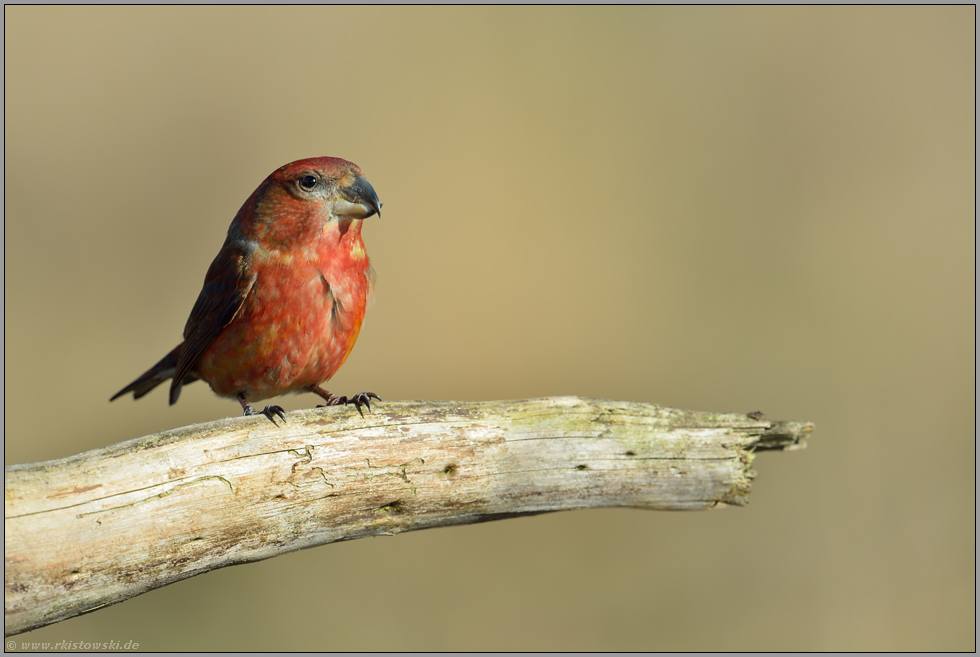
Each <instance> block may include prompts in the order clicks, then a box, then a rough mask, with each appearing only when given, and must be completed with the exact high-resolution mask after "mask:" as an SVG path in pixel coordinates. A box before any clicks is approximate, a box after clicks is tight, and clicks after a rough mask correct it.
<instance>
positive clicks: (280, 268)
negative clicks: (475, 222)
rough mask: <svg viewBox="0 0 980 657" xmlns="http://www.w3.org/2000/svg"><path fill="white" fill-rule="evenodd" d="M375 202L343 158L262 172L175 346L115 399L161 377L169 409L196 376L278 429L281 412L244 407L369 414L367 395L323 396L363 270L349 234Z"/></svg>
mask: <svg viewBox="0 0 980 657" xmlns="http://www.w3.org/2000/svg"><path fill="white" fill-rule="evenodd" d="M381 205H382V204H381V201H379V200H378V195H377V193H376V192H375V191H374V188H373V187H372V186H371V183H369V182H368V181H367V179H366V178H364V173H363V171H361V169H360V167H358V166H357V165H356V164H354V163H353V162H349V161H347V160H344V159H341V158H338V157H315V158H309V159H303V160H297V161H295V162H290V163H289V164H286V165H283V166H282V167H280V168H278V169H276V170H275V171H273V172H272V173H271V174H270V175H269V176H268V177H267V178H266V179H265V180H264V181H263V182H262V183H261V184H260V185H259V186H258V187H257V188H256V189H255V191H254V192H252V194H251V196H249V197H248V199H247V200H246V201H245V203H244V204H243V205H242V207H241V209H240V210H239V211H238V213H237V214H236V215H235V218H234V219H233V220H232V222H231V225H230V226H229V228H228V236H227V238H226V239H225V241H224V244H223V245H222V246H221V250H220V251H218V255H217V256H216V257H215V258H214V261H213V262H212V263H211V266H210V267H209V268H208V271H207V274H206V275H205V277H204V285H203V287H202V289H201V293H200V294H199V295H198V297H197V301H196V302H195V303H194V307H193V309H192V310H191V314H190V317H189V318H188V320H187V324H186V325H185V326H184V341H183V342H181V343H180V344H178V345H177V346H176V347H175V348H174V349H173V350H171V351H170V352H169V353H168V354H167V355H166V356H164V357H163V358H161V359H160V361H159V362H157V363H156V364H155V365H154V366H153V367H151V368H150V369H149V370H147V371H146V372H145V373H143V374H142V375H141V376H140V377H139V378H137V379H136V380H135V381H133V382H132V383H130V384H129V385H127V386H126V387H125V388H123V389H122V390H120V391H119V392H117V393H116V394H115V395H113V396H112V397H111V398H110V400H109V401H110V402H111V401H113V400H115V399H118V398H119V397H122V396H123V395H126V394H127V393H130V392H131V393H133V398H134V399H139V398H140V397H142V396H144V395H146V394H147V393H148V392H150V391H151V390H153V389H154V388H155V387H157V386H158V385H160V384H161V383H164V382H165V381H167V380H170V404H171V405H173V404H174V403H176V402H177V399H178V397H179V396H180V389H181V387H182V386H185V385H187V384H189V383H193V382H194V381H197V380H198V379H200V380H202V381H205V382H207V383H208V385H210V386H211V390H213V391H214V392H215V394H217V395H218V396H220V397H229V398H234V399H237V400H238V402H239V403H240V404H241V406H242V410H243V414H244V415H257V414H262V415H265V416H266V417H267V418H269V420H270V421H272V423H273V424H276V420H275V417H276V416H278V417H279V418H280V419H281V420H282V421H283V422H285V420H286V418H285V412H284V410H283V408H282V407H281V406H278V405H269V406H266V407H265V408H264V409H263V410H262V411H256V410H255V408H254V407H253V406H252V403H253V402H257V401H261V400H264V399H268V398H270V397H275V396H278V395H282V394H286V393H295V392H312V393H315V394H317V395H319V396H320V397H322V398H323V400H324V404H320V406H336V405H348V404H353V405H354V407H355V408H356V409H357V411H358V412H359V413H360V414H361V415H362V416H363V415H364V411H363V410H361V406H366V407H367V408H368V410H370V409H371V400H372V399H376V400H378V401H381V398H380V397H379V396H378V395H376V394H375V393H373V392H361V393H358V394H355V395H352V396H350V397H347V396H346V395H336V394H334V393H332V392H330V391H328V390H325V389H323V388H322V387H320V386H321V384H322V383H324V382H326V381H327V380H329V379H330V378H331V377H332V376H333V375H334V374H335V373H336V372H337V370H338V369H340V366H341V365H343V363H344V361H345V360H346V359H347V357H348V356H349V355H350V352H351V349H353V347H354V343H355V342H356V341H357V336H358V333H359V332H360V330H361V324H362V322H363V320H364V312H365V309H366V306H367V301H368V297H369V296H370V294H371V290H372V288H373V285H374V278H375V276H374V269H373V268H372V267H371V262H370V260H369V259H368V255H367V251H366V250H365V248H364V241H363V239H362V237H361V228H362V224H363V222H364V220H365V219H367V218H369V217H371V216H374V215H378V216H379V217H380V216H381Z"/></svg>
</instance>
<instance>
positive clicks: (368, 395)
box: [317, 392, 381, 417]
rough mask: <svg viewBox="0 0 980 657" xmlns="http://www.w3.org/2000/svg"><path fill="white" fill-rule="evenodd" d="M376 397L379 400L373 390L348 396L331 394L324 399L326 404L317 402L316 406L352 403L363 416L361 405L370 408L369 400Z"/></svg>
mask: <svg viewBox="0 0 980 657" xmlns="http://www.w3.org/2000/svg"><path fill="white" fill-rule="evenodd" d="M372 399H377V400H378V401H381V397H378V396H377V395H376V394H374V393H373V392H359V393H357V394H356V395H352V396H350V397H348V396H347V395H340V396H337V395H334V394H331V397H330V399H328V400H326V401H327V403H326V404H317V408H324V407H326V406H341V405H343V406H347V405H348V404H353V405H354V408H356V409H357V412H358V413H360V414H361V417H364V411H362V410H361V406H367V409H368V410H369V411H370V410H371V400H372Z"/></svg>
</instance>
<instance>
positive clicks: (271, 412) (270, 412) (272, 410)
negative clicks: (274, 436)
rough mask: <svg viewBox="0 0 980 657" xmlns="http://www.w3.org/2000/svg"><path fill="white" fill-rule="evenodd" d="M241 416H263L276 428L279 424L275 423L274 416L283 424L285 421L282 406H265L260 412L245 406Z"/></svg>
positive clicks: (284, 412)
mask: <svg viewBox="0 0 980 657" xmlns="http://www.w3.org/2000/svg"><path fill="white" fill-rule="evenodd" d="M243 415H264V416H266V417H267V418H269V420H270V421H271V422H272V423H273V424H275V425H276V426H279V424H278V423H277V422H276V418H275V416H276V415H278V416H279V419H280V420H282V421H283V422H285V421H286V411H285V410H284V409H283V407H282V406H276V405H274V404H270V405H269V406H266V407H265V408H263V409H262V410H261V411H257V410H255V409H254V408H252V407H251V406H246V407H245V412H244V413H243Z"/></svg>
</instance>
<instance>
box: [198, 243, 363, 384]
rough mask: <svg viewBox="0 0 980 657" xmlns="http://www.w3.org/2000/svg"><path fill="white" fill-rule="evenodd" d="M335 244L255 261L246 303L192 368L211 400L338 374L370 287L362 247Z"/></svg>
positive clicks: (314, 381)
mask: <svg viewBox="0 0 980 657" xmlns="http://www.w3.org/2000/svg"><path fill="white" fill-rule="evenodd" d="M358 237H359V236H358ZM340 242H341V241H338V243H336V244H334V245H333V248H331V249H327V253H323V252H322V251H323V249H320V250H312V251H310V250H307V251H293V252H290V253H288V254H275V253H268V254H266V253H260V254H258V255H257V257H256V258H255V261H254V263H253V265H254V271H255V273H256V280H255V284H254V286H253V287H252V290H251V291H250V293H249V296H248V298H247V299H246V300H245V303H244V304H243V306H242V309H241V311H240V312H239V313H238V315H236V317H235V319H234V320H232V322H231V323H230V324H229V325H228V326H227V327H225V328H224V329H223V330H222V331H221V332H220V333H219V334H218V336H217V338H216V339H215V341H214V343H212V345H211V347H210V348H209V349H207V350H206V351H205V353H204V354H203V355H202V358H201V361H200V364H199V367H198V370H199V372H200V375H201V378H202V379H204V380H206V381H208V383H210V385H211V387H212V389H213V390H214V391H215V392H216V393H217V394H219V395H224V396H234V395H235V394H237V393H238V392H244V393H245V397H246V399H248V400H249V401H258V400H261V399H265V398H268V397H272V396H275V395H279V394H283V393H285V392H293V391H299V390H302V389H304V388H307V387H309V386H312V385H318V384H320V383H322V382H324V381H326V380H327V379H329V378H330V377H331V376H333V374H334V373H335V372H336V371H337V370H338V369H339V368H340V366H341V365H342V364H343V362H344V360H346V358H347V356H348V354H350V351H351V349H352V348H353V346H354V342H355V341H356V340H357V336H358V333H359V332H360V328H361V322H362V321H363V319H364V311H365V307H366V305H367V297H368V293H369V289H370V285H371V282H370V266H369V262H368V258H367V255H366V253H365V252H364V246H363V243H361V241H360V239H356V240H351V244H347V245H342V244H341V243H340ZM341 246H343V247H344V248H343V249H341V250H339V251H338V247H341Z"/></svg>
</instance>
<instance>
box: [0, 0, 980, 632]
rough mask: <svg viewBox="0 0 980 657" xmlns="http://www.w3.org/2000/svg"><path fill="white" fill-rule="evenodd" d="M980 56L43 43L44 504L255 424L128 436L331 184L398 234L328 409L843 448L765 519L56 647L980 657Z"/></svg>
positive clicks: (207, 415)
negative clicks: (97, 463) (160, 381)
mask: <svg viewBox="0 0 980 657" xmlns="http://www.w3.org/2000/svg"><path fill="white" fill-rule="evenodd" d="M975 18H976V10H975V8H974V7H972V6H966V7H937V8H932V7H899V8H894V7H893V8H846V7H832V8H768V7H767V8H760V7H756V8H728V7H710V8H681V7H615V8H598V7H564V8H554V9H551V8H522V7H479V8H460V7H456V8H441V7H428V8H405V7H375V8H363V9H362V8H334V7H292V8H271V7H255V8H241V7H239V8H216V7H211V8H194V7H166V8H164V7H156V8H134V7H130V8H110V7H98V8H77V7H47V8H34V7H25V6H20V7H10V6H8V7H5V8H4V19H5V25H4V39H5V43H4V55H5V65H4V74H5V81H4V119H5V123H4V133H5V141H4V185H5V194H4V211H5V222H4V311H5V312H4V353H5V356H4V384H5V385H4V403H5V409H6V410H5V414H4V438H5V440H6V443H5V453H4V456H5V462H6V463H8V464H10V463H23V462H32V461H40V460H47V459H53V458H59V457H63V456H68V455H71V454H75V453H78V452H81V451H84V450H89V449H93V448H96V447H101V446H104V445H109V444H112V443H116V442H120V441H123V440H127V439H130V438H134V437H138V436H142V435H146V434H151V433H155V432H158V431H162V430H166V429H170V428H174V427H179V426H184V425H188V424H192V423H196V422H202V421H207V420H212V419H216V418H220V417H228V416H233V415H238V414H239V413H240V410H239V407H238V405H237V403H235V402H234V401H230V400H225V399H220V398H217V397H215V396H214V394H213V393H212V392H211V391H210V390H209V389H208V387H207V386H206V385H202V384H200V383H198V384H195V385H193V386H191V387H189V388H186V389H185V390H184V391H183V394H182V395H181V398H180V402H179V403H178V404H177V405H175V406H173V407H168V405H167V401H166V391H165V390H164V389H163V388H159V389H158V390H155V391H154V392H153V393H152V394H150V395H149V396H147V397H146V398H144V399H142V400H140V401H139V402H134V401H133V400H132V399H131V398H126V399H122V400H119V401H116V402H114V403H112V404H109V402H108V399H109V396H110V395H112V394H113V393H114V392H116V391H117V390H119V389H120V388H121V387H122V386H124V385H125V384H127V383H129V382H130V381H131V380H133V379H134V378H135V377H136V376H137V375H139V374H140V373H142V372H143V371H144V370H146V369H147V368H148V367H149V366H150V365H152V364H153V363H155V362H156V360H157V359H158V358H160V357H161V356H162V355H163V354H165V353H166V352H167V351H168V350H169V349H170V348H172V347H173V346H174V345H175V344H177V342H178V341H179V340H180V339H181V332H182V331H183V327H184V322H185V320H186V319H187V315H188V313H189V311H190V309H191V306H192V305H193V303H194V300H195V299H196V297H197V293H198V291H199V290H200V286H201V282H202V280H203V277H204V273H205V271H206V270H207V267H208V265H209V264H210V262H211V259H212V258H213V257H214V255H215V254H216V253H217V251H218V248H219V247H220V245H221V243H222V240H223V239H224V235H225V232H226V230H227V227H228V224H229V222H230V221H231V219H232V217H233V216H234V214H235V212H236V211H237V210H238V208H239V206H240V205H241V204H242V202H243V201H244V200H245V198H246V197H247V196H248V195H249V193H251V191H252V190H253V189H254V188H255V187H256V186H257V185H258V184H259V182H261V181H262V179H263V178H265V176H266V175H268V174H269V173H270V172H271V171H273V170H274V169H275V168H276V167H278V166H280V165H282V164H285V163H286V162H289V161H292V160H295V159H299V158H305V157H311V156H319V155H334V156H340V157H344V158H347V159H349V160H352V161H354V162H356V163H357V164H359V165H360V166H361V167H362V168H363V170H364V171H365V174H366V177H367V178H368V180H370V181H371V183H372V184H373V185H374V187H375V189H377V190H378V193H379V195H380V197H381V199H382V201H384V216H383V217H381V218H372V219H369V220H367V221H366V223H365V228H364V236H365V242H366V244H367V248H368V252H369V254H370V257H371V259H372V262H373V264H374V267H375V269H376V270H377V274H378V283H377V286H376V295H375V303H374V305H373V307H371V309H370V310H369V312H368V316H367V319H366V321H365V325H364V328H363V330H362V332H361V337H360V340H359V341H358V343H357V346H356V348H355V349H354V352H353V354H352V355H351V357H350V359H349V360H348V362H347V364H346V365H345V366H344V367H343V368H342V369H341V370H340V372H339V373H338V375H337V376H336V377H334V379H333V380H332V381H331V383H330V385H329V386H328V387H329V389H330V390H335V391H337V392H340V393H352V392H356V391H360V390H365V389H368V390H375V391H377V392H378V393H380V394H381V396H382V397H384V398H385V399H443V400H491V399H516V398H526V397H538V396H546V395H581V396H587V397H597V398H605V399H623V400H637V401H646V402H656V403H659V404H664V405H669V406H676V407H681V408H688V409H697V410H705V411H731V412H748V411H754V410H762V411H765V412H766V414H767V415H768V416H769V417H770V418H774V419H788V420H810V421H813V422H815V423H816V426H817V430H816V433H815V434H814V435H813V437H812V439H811V441H810V445H809V447H808V448H807V449H806V450H804V451H801V452H793V453H785V454H779V453H776V454H762V455H760V456H759V457H758V459H757V460H756V468H755V469H756V470H757V471H758V473H759V476H758V478H757V479H756V482H755V484H754V486H753V493H752V495H751V504H750V506H748V507H745V508H726V509H721V510H715V511H710V512H697V513H693V512H692V513H666V512H650V511H639V510H628V509H616V510H593V511H581V512H570V513H563V514H553V515H546V516H539V517H533V518H522V519H514V520H506V521H500V522H492V523H486V524H482V525H475V526H468V527H454V528H447V529H438V530H430V531H423V532H416V533H413V534H404V535H400V536H396V537H388V538H374V539H365V540H358V541H352V542H348V543H342V544H335V545H329V546H323V547H319V548H315V549H310V550H306V551H302V552H297V553H293V554H289V555H285V556H282V557H279V558H276V559H272V560H269V561H266V562H262V563H258V564H250V565H246V566H243V567H238V568H228V569H224V570H221V571H217V572H212V573H209V574H206V575H203V576H200V577H196V578H193V579H190V580H186V581H183V582H180V583H178V584H175V585H172V586H169V587H166V588H164V589H160V590H157V591H153V592H151V593H148V594H145V595H142V596H139V597H137V598H135V599H132V600H130V601H128V602H125V603H123V604H120V605H117V606H114V607H111V608H107V609H103V610H100V611H97V612H95V613H92V614H89V615H87V616H83V617H80V618H76V619H73V620H69V621H66V622H63V623H59V624H57V625H54V626H51V627H48V628H44V629H41V630H37V631H35V632H32V633H29V634H25V635H22V639H23V640H30V641H59V640H71V641H79V640H87V641H111V640H112V641H121V642H125V641H136V642H138V643H139V645H140V648H141V649H147V650H281V651H286V650H742V651H746V650H770V651H773V650H965V651H970V650H974V649H975V638H974V637H975V620H974V612H975V604H974V601H975V592H976V588H975V581H976V580H975V577H976V569H975V546H976V542H975V529H976V522H975V511H976V506H975V473H976V468H975V457H976V447H975V434H974V431H975V423H974V418H975V408H976V407H975V398H974V394H975V378H974V376H975V359H976V350H975V328H976V324H975V315H974V313H975V310H976V303H975V291H976V287H975V279H974V274H975V255H976V250H975V237H976V227H975V209H976V207H975V197H974V194H975V187H974V176H975V173H976V171H975V160H974V157H975V140H976V131H975V116H974V111H975V103H974V97H975V91H976V86H975V75H976V68H975V60H974V56H975V49H974V46H975V38H976V33H975ZM316 402H317V399H316V398H315V397H314V396H313V395H305V396H292V397H287V398H285V399H284V400H279V403H282V404H283V405H284V406H285V407H286V408H287V409H296V408H309V407H312V406H313V405H315V403H316Z"/></svg>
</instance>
